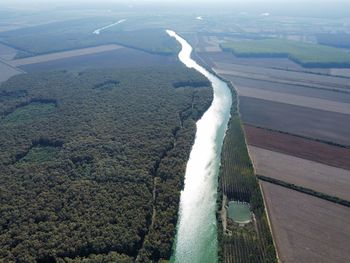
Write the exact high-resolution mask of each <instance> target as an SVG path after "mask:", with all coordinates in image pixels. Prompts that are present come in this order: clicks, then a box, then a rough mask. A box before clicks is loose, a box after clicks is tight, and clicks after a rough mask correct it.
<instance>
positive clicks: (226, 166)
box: [218, 91, 277, 263]
mask: <svg viewBox="0 0 350 263" xmlns="http://www.w3.org/2000/svg"><path fill="white" fill-rule="evenodd" d="M233 92H234V91H233ZM233 105H234V106H233V107H232V110H231V115H232V117H231V120H230V122H229V125H228V130H227V132H226V136H225V140H224V145H223V148H222V154H221V168H220V187H219V188H220V190H221V191H222V194H223V195H224V196H225V197H227V199H228V201H231V200H233V201H240V202H246V203H249V204H250V207H251V210H252V212H253V213H254V217H253V221H252V222H251V223H248V224H245V225H244V226H241V225H239V224H238V223H236V222H234V221H233V220H231V219H230V218H226V221H227V223H226V224H225V222H221V223H222V224H219V226H220V227H219V229H218V237H219V242H220V244H221V245H220V250H219V260H220V261H221V262H241V263H249V262H251V263H256V262H271V263H272V262H277V259H276V254H275V248H274V245H273V240H272V236H271V233H270V228H269V226H268V223H267V216H266V213H265V207H264V202H263V198H262V194H261V191H260V187H259V183H258V180H257V178H256V176H255V175H254V169H253V166H252V163H251V160H250V157H249V154H248V151H247V146H246V143H245V138H244V133H243V130H242V126H241V122H240V118H239V116H238V115H237V113H236V112H237V109H236V105H237V103H234V104H233ZM223 200H225V198H224V199H221V200H220V202H222V201H223ZM224 205H225V206H226V205H227V203H225V204H224ZM219 207H220V208H221V207H222V205H221V204H219ZM218 217H220V216H218ZM221 219H222V218H220V220H219V221H221ZM221 225H222V226H223V228H224V231H223V230H222V227H221Z"/></svg>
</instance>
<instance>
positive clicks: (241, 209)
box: [227, 201, 252, 224]
mask: <svg viewBox="0 0 350 263" xmlns="http://www.w3.org/2000/svg"><path fill="white" fill-rule="evenodd" d="M227 212H228V217H229V218H231V219H232V220H233V221H234V222H236V223H238V224H247V223H249V222H250V221H251V220H252V213H251V211H250V205H249V203H244V202H238V201H230V202H229V203H228V209H227Z"/></svg>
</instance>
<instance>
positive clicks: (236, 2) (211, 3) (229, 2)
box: [0, 0, 350, 18]
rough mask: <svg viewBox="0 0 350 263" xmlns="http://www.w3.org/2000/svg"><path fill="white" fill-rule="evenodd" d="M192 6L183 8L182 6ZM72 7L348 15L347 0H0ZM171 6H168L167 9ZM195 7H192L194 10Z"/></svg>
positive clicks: (7, 4)
mask: <svg viewBox="0 0 350 263" xmlns="http://www.w3.org/2000/svg"><path fill="white" fill-rule="evenodd" d="M189 5H191V6H193V7H191V8H185V7H186V6H189ZM65 6H66V7H74V8H82V9H84V8H96V9H99V8H100V9H102V8H112V7H113V8H119V9H123V8H129V9H132V8H134V9H136V10H135V11H137V9H138V8H140V7H141V6H142V8H144V7H146V8H147V7H149V8H150V9H151V8H155V9H156V10H157V11H159V9H162V8H165V7H167V8H168V9H167V10H166V9H164V10H166V11H172V9H174V10H175V9H176V10H181V8H182V9H183V10H182V11H183V12H185V13H191V12H192V13H194V12H198V11H201V12H202V11H204V12H205V13H211V12H215V11H222V12H226V13H227V12H232V13H233V14H237V13H239V12H246V13H253V14H261V13H269V14H271V15H291V16H292V15H295V16H322V17H333V18H337V17H350V12H349V10H350V1H349V0H129V1H125V0H0V8H21V9H25V8H31V9H47V8H57V7H60V8H62V7H65ZM169 7H171V8H169ZM195 8H196V9H195Z"/></svg>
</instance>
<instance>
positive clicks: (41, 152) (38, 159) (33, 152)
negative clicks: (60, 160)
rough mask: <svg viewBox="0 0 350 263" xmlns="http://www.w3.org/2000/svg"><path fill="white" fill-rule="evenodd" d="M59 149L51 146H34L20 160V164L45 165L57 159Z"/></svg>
mask: <svg viewBox="0 0 350 263" xmlns="http://www.w3.org/2000/svg"><path fill="white" fill-rule="evenodd" d="M58 152H59V148H57V147H53V146H40V145H38V146H36V147H33V148H32V149H30V151H29V152H28V153H27V154H26V155H25V156H24V157H23V158H22V159H21V160H20V163H46V162H52V161H54V160H55V158H56V157H57V154H58Z"/></svg>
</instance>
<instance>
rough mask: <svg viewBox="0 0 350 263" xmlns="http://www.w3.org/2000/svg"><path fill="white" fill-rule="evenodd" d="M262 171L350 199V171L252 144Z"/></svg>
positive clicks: (257, 171)
mask: <svg viewBox="0 0 350 263" xmlns="http://www.w3.org/2000/svg"><path fill="white" fill-rule="evenodd" d="M249 152H250V154H251V156H252V158H253V162H254V167H255V172H256V173H257V174H259V175H264V176H267V177H271V178H275V179H278V180H282V181H285V182H288V183H291V184H294V185H301V186H304V187H306V188H310V189H313V190H315V191H318V192H322V193H325V194H328V195H331V196H336V197H339V198H342V199H345V200H350V193H349V188H350V180H349V177H350V171H349V170H345V169H340V168H336V167H332V166H328V165H324V164H320V163H317V162H313V161H309V160H305V159H301V158H298V157H294V156H291V155H286V154H283V153H278V152H273V151H270V150H266V149H262V148H258V147H255V146H249Z"/></svg>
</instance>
